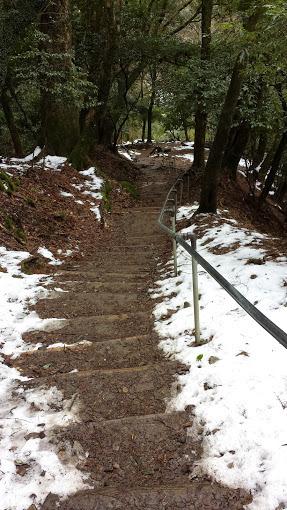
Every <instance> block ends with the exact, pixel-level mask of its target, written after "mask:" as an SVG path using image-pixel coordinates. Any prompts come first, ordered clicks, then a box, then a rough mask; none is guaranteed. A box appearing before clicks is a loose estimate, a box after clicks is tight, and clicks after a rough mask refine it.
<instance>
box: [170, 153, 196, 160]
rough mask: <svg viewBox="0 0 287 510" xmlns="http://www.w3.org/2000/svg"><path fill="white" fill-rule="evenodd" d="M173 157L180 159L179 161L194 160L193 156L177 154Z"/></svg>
mask: <svg viewBox="0 0 287 510" xmlns="http://www.w3.org/2000/svg"><path fill="white" fill-rule="evenodd" d="M175 157H176V158H181V159H187V160H188V161H193V160H194V156H193V154H177V155H176V156H175Z"/></svg>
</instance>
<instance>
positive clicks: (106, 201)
mask: <svg viewBox="0 0 287 510" xmlns="http://www.w3.org/2000/svg"><path fill="white" fill-rule="evenodd" d="M112 189H113V187H112V184H111V182H110V181H108V180H105V183H104V186H103V187H102V189H101V193H102V196H103V205H104V209H105V210H106V211H107V212H111V210H112V202H111V192H112Z"/></svg>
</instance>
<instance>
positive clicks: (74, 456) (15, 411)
mask: <svg viewBox="0 0 287 510" xmlns="http://www.w3.org/2000/svg"><path fill="white" fill-rule="evenodd" d="M28 256H29V253H27V252H15V251H8V250H7V249H6V248H4V247H0V268H1V272H0V308H1V315H0V400H1V409H0V494H1V499H0V510H8V509H9V510H23V509H27V508H29V507H30V505H32V503H34V504H35V505H40V504H41V503H43V501H44V499H45V498H46V496H47V495H48V494H49V493H50V492H53V493H56V494H58V495H60V496H67V495H68V494H71V493H73V492H76V491H77V490H79V489H81V488H83V487H84V486H85V478H84V476H83V475H82V473H81V472H80V471H78V470H77V469H76V467H75V465H76V464H78V460H79V459H81V457H84V456H85V452H81V451H77V452H76V451H75V452H73V451H72V452H71V451H69V458H68V459H65V462H63V461H62V460H61V457H60V453H59V452H58V449H57V446H56V445H54V444H53V442H51V439H52V432H53V429H54V428H55V427H58V426H61V427H63V426H67V425H68V424H69V423H71V422H72V421H75V420H76V419H77V411H78V409H77V403H76V402H75V401H74V400H73V398H72V400H71V401H65V400H64V399H63V396H62V394H61V392H60V391H59V390H58V389H57V388H49V389H44V388H40V389H30V390H24V388H23V387H21V384H20V385H19V383H21V381H23V380H24V378H23V377H22V376H21V374H20V373H19V372H18V371H17V370H15V369H13V368H11V367H9V366H7V365H6V364H5V363H4V357H3V355H4V354H5V355H9V356H13V357H16V356H18V355H19V354H21V353H23V352H25V351H29V350H33V349H37V348H38V345H36V346H34V345H28V344H26V343H25V342H24V341H23V339H22V335H23V333H24V332H26V331H28V330H34V329H42V328H44V327H46V328H49V326H50V327H52V326H53V327H54V326H55V320H54V319H48V320H41V319H40V318H39V317H38V316H37V314H36V313H35V312H29V311H28V308H27V306H28V304H32V303H34V302H35V301H36V300H37V299H38V298H39V297H43V296H45V295H46V294H47V291H46V289H45V288H44V287H43V286H42V285H41V284H42V283H43V282H44V281H47V280H48V278H47V277H45V276H44V275H26V274H23V273H22V272H21V270H20V267H19V264H20V263H21V261H23V260H24V259H25V258H27V257H28ZM5 270H6V271H7V272H2V271H5ZM61 447H63V445H61ZM70 448H71V447H70Z"/></svg>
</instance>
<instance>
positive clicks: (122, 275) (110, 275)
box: [56, 267, 149, 282]
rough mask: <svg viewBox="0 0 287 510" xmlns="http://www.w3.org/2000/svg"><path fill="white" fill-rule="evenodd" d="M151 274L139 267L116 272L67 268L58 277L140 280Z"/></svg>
mask: <svg viewBox="0 0 287 510" xmlns="http://www.w3.org/2000/svg"><path fill="white" fill-rule="evenodd" d="M148 274H149V271H143V270H139V268H138V267H137V271H136V272H131V271H127V270H125V269H124V268H123V269H122V271H118V272H114V271H111V270H109V271H105V272H103V271H96V270H91V269H90V270H82V269H81V270H66V271H60V272H59V273H57V275H56V276H57V277H58V279H59V280H69V281H77V280H80V281H84V282H85V281H90V282H93V281H100V282H107V281H113V280H117V281H122V282H124V281H126V280H129V281H136V282H137V281H138V280H145V279H146V278H147V276H148Z"/></svg>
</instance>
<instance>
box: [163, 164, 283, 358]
mask: <svg viewBox="0 0 287 510" xmlns="http://www.w3.org/2000/svg"><path fill="white" fill-rule="evenodd" d="M188 175H189V171H187V172H184V173H183V174H181V176H179V177H178V179H177V180H176V182H175V184H174V185H173V186H172V187H171V189H170V190H169V192H168V195H167V197H166V200H165V203H164V205H163V207H162V209H161V212H160V215H159V219H158V223H159V226H160V228H161V229H162V230H163V231H164V232H165V233H166V234H167V235H168V236H169V237H171V238H172V239H173V241H174V242H175V243H176V244H179V245H180V246H182V248H184V250H185V251H186V252H187V253H189V255H191V257H192V258H193V259H194V260H195V261H196V262H197V263H198V264H200V266H201V267H202V268H203V269H205V271H207V273H208V274H210V276H212V278H213V279H214V280H215V281H217V283H219V285H220V286H221V287H222V288H223V289H224V290H225V291H226V292H227V293H228V294H229V295H230V296H231V297H232V299H234V301H236V303H238V304H239V306H240V307H241V308H243V310H245V312H247V313H248V315H250V317H252V319H254V320H255V321H256V322H257V323H258V324H259V325H260V326H261V327H262V328H263V329H265V330H266V331H267V332H268V333H269V334H270V335H271V336H273V338H275V339H276V340H277V342H279V343H280V344H281V345H283V346H284V347H285V348H286V349H287V333H285V331H283V330H282V329H281V328H279V326H277V325H276V324H275V323H274V322H272V321H271V320H270V319H268V317H266V315H264V314H263V313H262V312H260V310H258V308H256V306H254V305H253V304H252V303H251V302H250V301H248V299H246V298H245V297H244V296H243V294H241V292H239V291H238V290H237V289H236V288H235V287H234V286H233V285H232V284H231V283H230V282H229V281H228V280H226V278H224V276H222V275H221V274H220V273H219V272H218V271H217V270H216V269H215V268H214V267H213V266H212V265H211V264H210V263H209V262H208V261H207V260H206V259H205V258H204V257H203V256H202V255H200V254H199V253H198V251H197V250H196V243H195V242H194V243H192V244H191V245H189V244H188V243H187V242H186V240H185V239H184V236H182V235H179V234H177V232H176V228H174V229H172V228H170V227H168V226H167V225H166V224H165V223H164V218H165V216H166V215H167V213H169V214H170V213H171V209H172V214H173V217H174V218H175V223H174V224H173V225H174V226H175V225H176V212H177V200H176V198H177V196H178V184H179V182H180V181H182V180H183V181H184V179H185V177H187V176H188ZM172 193H173V194H176V198H175V200H174V207H173V208H171V207H170V206H168V202H169V201H171V200H173V199H171V194H172ZM193 237H194V239H195V236H193Z"/></svg>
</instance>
